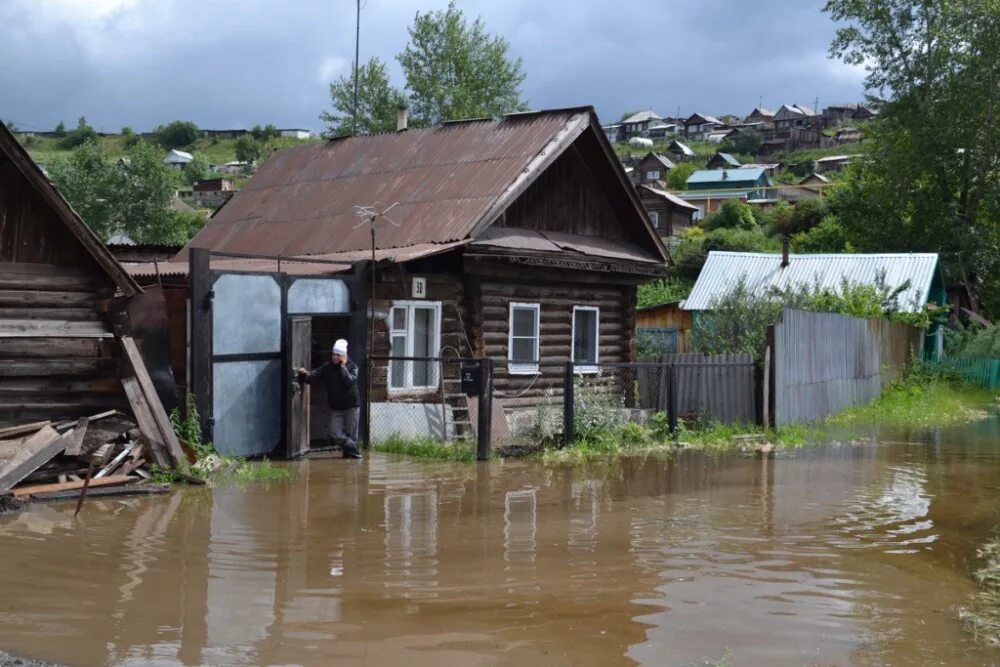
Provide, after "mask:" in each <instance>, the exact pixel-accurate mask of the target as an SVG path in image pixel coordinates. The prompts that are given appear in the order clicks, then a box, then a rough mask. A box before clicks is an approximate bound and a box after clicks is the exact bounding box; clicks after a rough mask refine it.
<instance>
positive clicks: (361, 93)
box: [319, 58, 406, 139]
mask: <svg viewBox="0 0 1000 667" xmlns="http://www.w3.org/2000/svg"><path fill="white" fill-rule="evenodd" d="M330 103H331V106H332V110H331V111H324V112H323V113H321V114H320V115H319V118H320V120H322V121H323V122H324V123H326V124H327V126H326V132H324V135H325V136H326V137H327V138H328V139H329V138H333V137H340V136H344V135H350V134H359V135H366V134H380V133H383V132H392V131H394V130H395V129H396V113H397V110H398V109H399V107H401V106H406V96H405V95H403V93H402V92H401V91H399V90H397V89H396V88H393V87H392V85H391V84H390V83H389V74H388V72H387V71H386V68H385V63H383V62H382V61H381V60H379V59H378V58H372V59H371V60H369V61H368V62H367V63H365V64H364V65H362V66H361V67H359V68H358V123H357V127H356V128H355V127H354V123H353V116H352V111H353V109H354V72H351V74H350V75H349V76H341V77H340V78H339V79H338V80H337V81H335V82H333V83H331V84H330Z"/></svg>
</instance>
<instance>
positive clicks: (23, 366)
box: [0, 357, 115, 377]
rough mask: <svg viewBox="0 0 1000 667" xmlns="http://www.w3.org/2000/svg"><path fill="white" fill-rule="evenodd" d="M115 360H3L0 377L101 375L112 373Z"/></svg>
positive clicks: (0, 366)
mask: <svg viewBox="0 0 1000 667" xmlns="http://www.w3.org/2000/svg"><path fill="white" fill-rule="evenodd" d="M114 368H115V360H114V359H110V358H99V357H95V358H93V359H86V358H80V357H76V358H72V359H4V360H3V362H2V363H0V377H32V376H36V375H37V376H50V375H75V376H79V375H103V374H105V373H109V372H111V371H113V370H114Z"/></svg>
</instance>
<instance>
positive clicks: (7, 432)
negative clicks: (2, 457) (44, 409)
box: [0, 421, 51, 438]
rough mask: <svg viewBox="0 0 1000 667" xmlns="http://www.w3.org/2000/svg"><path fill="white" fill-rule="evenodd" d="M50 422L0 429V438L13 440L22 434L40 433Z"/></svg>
mask: <svg viewBox="0 0 1000 667" xmlns="http://www.w3.org/2000/svg"><path fill="white" fill-rule="evenodd" d="M50 423H51V422H47V421H43V422H35V423H34V424H21V425H20V426H8V427H7V428H0V438H13V437H14V436H16V435H21V434H22V433H34V432H35V431H40V430H42V429H43V428H45V427H46V426H48V425H49V424H50Z"/></svg>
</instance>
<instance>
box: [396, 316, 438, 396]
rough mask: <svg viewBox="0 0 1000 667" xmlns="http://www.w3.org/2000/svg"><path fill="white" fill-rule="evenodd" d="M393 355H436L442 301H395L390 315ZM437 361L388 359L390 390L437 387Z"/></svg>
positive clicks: (399, 390) (400, 390)
mask: <svg viewBox="0 0 1000 667" xmlns="http://www.w3.org/2000/svg"><path fill="white" fill-rule="evenodd" d="M389 344H390V346H391V350H392V353H391V354H392V356H393V357H437V356H438V354H439V353H440V350H441V302H440V301H395V302H393V304H392V311H391V312H390V314H389ZM438 375H439V373H438V362H436V361H397V360H395V359H393V360H390V361H389V390H390V391H397V392H402V391H414V390H418V391H419V390H430V389H437V386H438V382H439V378H438Z"/></svg>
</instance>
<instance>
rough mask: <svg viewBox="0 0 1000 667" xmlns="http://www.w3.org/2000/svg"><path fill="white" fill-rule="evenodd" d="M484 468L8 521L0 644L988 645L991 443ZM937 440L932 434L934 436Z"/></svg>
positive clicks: (360, 650)
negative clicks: (974, 610)
mask: <svg viewBox="0 0 1000 667" xmlns="http://www.w3.org/2000/svg"><path fill="white" fill-rule="evenodd" d="M911 435H912V434H899V435H898V436H897V438H896V439H895V440H894V441H896V442H898V443H901V444H894V445H887V446H881V447H852V446H847V445H843V446H839V447H838V446H831V447H828V448H823V449H817V450H803V451H800V452H796V453H793V454H787V455H782V456H778V457H772V458H765V459H757V458H749V457H741V456H727V457H709V456H703V455H700V454H695V453H684V454H682V455H680V456H678V457H676V458H674V459H667V460H653V459H650V460H645V461H624V462H618V463H615V464H601V465H594V466H589V467H556V468H553V467H542V466H540V465H538V464H537V463H533V462H517V461H515V462H502V463H501V462H495V463H492V464H483V465H476V466H466V465H437V464H426V463H412V462H406V461H400V460H394V459H390V458H384V457H378V456H375V457H371V459H370V460H368V461H366V462H364V463H363V464H361V465H352V464H345V462H342V461H334V460H314V461H303V462H298V463H294V464H291V465H292V466H293V467H294V468H295V469H296V471H297V476H296V478H295V480H294V482H292V483H288V484H275V485H271V486H268V487H249V488H244V487H238V486H235V487H222V488H218V489H216V490H214V491H207V490H198V489H192V490H184V491H181V492H178V493H175V494H173V495H171V496H170V497H168V498H141V499H132V500H125V501H123V500H116V501H104V500H96V499H94V500H92V501H88V505H87V508H86V510H85V512H84V514H83V515H82V516H81V517H80V518H79V519H77V520H74V519H73V518H72V509H73V508H72V504H67V505H42V506H38V507H36V508H34V509H32V510H31V511H30V512H27V513H24V514H21V515H18V516H15V517H3V518H0V553H2V555H3V556H4V559H5V561H6V562H7V563H13V564H16V567H7V568H4V569H3V570H0V590H2V591H3V604H0V646H2V647H5V648H10V649H14V650H18V651H22V652H25V653H28V654H31V655H37V656H39V657H43V658H47V659H50V660H54V661H59V662H65V663H68V664H88V665H89V664H135V665H139V664H143V665H144V664H165V665H169V664H190V665H197V664H248V665H249V664H303V665H311V664H324V665H325V664H340V663H344V664H357V663H362V662H363V663H367V664H398V663H401V662H404V663H407V664H408V665H411V664H412V665H423V664H427V665H438V664H472V663H483V662H491V663H500V664H520V663H524V664H540V663H544V664H621V663H628V662H634V663H640V664H651V665H663V664H668V665H684V664H692V663H697V662H698V661H701V660H702V659H703V658H718V657H720V656H722V655H723V654H724V653H725V652H726V650H727V649H731V650H732V654H733V656H734V660H735V662H736V664H740V665H743V664H751V665H753V664H767V665H784V664H789V665H800V664H812V663H819V664H883V663H885V664H888V663H895V664H924V663H928V662H935V661H936V662H945V663H947V664H963V662H964V663H967V664H981V663H983V662H984V661H986V660H987V658H986V656H985V654H983V653H980V652H979V649H977V648H976V647H975V646H974V645H973V644H972V643H971V642H970V641H969V640H968V638H967V637H966V636H965V635H964V634H963V633H962V632H961V630H960V628H959V626H958V624H957V622H955V620H954V617H953V614H952V613H951V611H950V609H951V608H952V606H953V605H954V604H955V603H956V602H959V601H961V600H962V598H963V596H964V595H966V594H967V593H968V592H969V591H970V590H971V583H970V582H969V579H968V576H967V566H968V563H969V558H970V555H971V554H972V551H973V549H974V547H975V545H976V544H977V543H978V542H979V541H980V540H981V539H983V536H984V535H985V533H986V532H987V531H988V530H991V529H992V527H993V525H995V524H996V522H997V520H998V518H1000V517H998V511H1000V510H998V506H1000V504H998V503H997V501H998V500H1000V490H998V485H997V484H996V482H995V480H996V479H997V472H1000V465H998V463H1000V457H998V454H1000V452H998V451H997V450H998V445H997V442H996V441H995V440H990V438H991V437H992V436H991V435H990V431H987V432H986V433H984V434H982V435H981V436H980V435H974V436H971V437H967V438H965V441H964V442H959V441H957V440H956V439H955V437H954V436H949V435H948V434H945V435H943V436H942V437H941V438H939V441H938V443H937V444H918V445H914V444H907V443H912V442H913V440H911V439H910V436H911ZM925 441H926V442H931V443H934V439H933V438H927V439H925Z"/></svg>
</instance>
